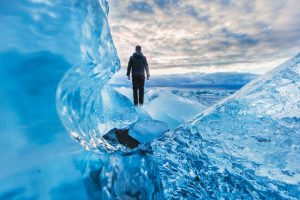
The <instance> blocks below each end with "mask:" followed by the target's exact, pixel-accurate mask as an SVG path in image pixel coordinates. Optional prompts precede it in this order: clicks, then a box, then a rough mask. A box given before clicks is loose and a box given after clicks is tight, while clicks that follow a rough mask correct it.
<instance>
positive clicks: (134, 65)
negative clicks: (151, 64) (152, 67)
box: [126, 45, 150, 106]
mask: <svg viewBox="0 0 300 200" xmlns="http://www.w3.org/2000/svg"><path fill="white" fill-rule="evenodd" d="M130 71H131V74H132V89H133V99H134V106H138V104H139V105H140V106H142V105H143V103H144V85H145V71H146V73H147V80H149V77H150V73H149V68H148V62H147V59H146V57H145V56H144V55H143V53H142V47H141V46H139V45H137V46H136V47H135V53H134V54H133V55H132V56H131V57H130V59H129V62H128V67H127V74H126V75H127V77H128V80H130Z"/></svg>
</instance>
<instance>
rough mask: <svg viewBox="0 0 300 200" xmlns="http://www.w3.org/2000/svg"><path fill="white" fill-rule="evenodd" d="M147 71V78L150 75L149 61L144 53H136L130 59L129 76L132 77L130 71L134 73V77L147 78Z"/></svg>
mask: <svg viewBox="0 0 300 200" xmlns="http://www.w3.org/2000/svg"><path fill="white" fill-rule="evenodd" d="M145 70H146V73H147V77H149V76H150V73H149V68H148V62H147V59H146V57H145V56H144V55H143V53H142V52H139V51H136V52H135V53H134V54H133V55H132V56H131V57H130V59H129V62H128V68H127V76H129V75H130V71H132V76H145Z"/></svg>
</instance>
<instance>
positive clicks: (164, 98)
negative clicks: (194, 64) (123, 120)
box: [145, 91, 206, 129]
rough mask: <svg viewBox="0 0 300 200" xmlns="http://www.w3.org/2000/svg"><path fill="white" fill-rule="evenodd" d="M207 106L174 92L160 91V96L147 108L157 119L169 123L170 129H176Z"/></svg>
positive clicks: (147, 105) (146, 106)
mask: <svg viewBox="0 0 300 200" xmlns="http://www.w3.org/2000/svg"><path fill="white" fill-rule="evenodd" d="M205 108H206V106H204V105H202V104H201V103H199V102H197V101H194V100H189V99H187V98H183V97H180V96H177V95H174V94H172V93H171V92H167V91H164V92H160V93H159V96H158V97H157V98H155V99H153V100H152V101H150V103H149V104H146V105H145V110H146V111H147V112H148V113H149V115H150V116H151V117H152V118H153V119H155V120H159V121H162V122H165V123H167V124H168V127H169V129H174V128H176V127H177V126H179V125H180V124H181V123H183V122H186V121H188V120H191V119H193V118H194V117H195V116H196V115H197V114H198V113H200V112H201V111H203V110H204V109H205Z"/></svg>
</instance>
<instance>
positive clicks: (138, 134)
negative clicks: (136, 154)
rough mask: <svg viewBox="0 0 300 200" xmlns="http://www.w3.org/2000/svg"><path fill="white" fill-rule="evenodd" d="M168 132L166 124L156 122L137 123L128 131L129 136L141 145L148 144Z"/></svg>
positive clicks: (144, 121)
mask: <svg viewBox="0 0 300 200" xmlns="http://www.w3.org/2000/svg"><path fill="white" fill-rule="evenodd" d="M167 131H168V126H167V124H165V123H163V122H161V121H156V120H143V121H138V122H137V123H135V124H134V125H133V127H132V128H131V129H129V135H130V136H131V137H133V138H135V139H137V140H138V141H139V142H141V143H150V142H152V141H153V140H154V139H155V138H157V137H158V136H160V135H161V134H163V133H165V132H167Z"/></svg>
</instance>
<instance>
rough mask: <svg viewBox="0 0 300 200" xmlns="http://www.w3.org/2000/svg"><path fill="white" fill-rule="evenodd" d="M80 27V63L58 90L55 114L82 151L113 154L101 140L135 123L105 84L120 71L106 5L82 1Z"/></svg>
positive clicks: (131, 110)
mask: <svg viewBox="0 0 300 200" xmlns="http://www.w3.org/2000/svg"><path fill="white" fill-rule="evenodd" d="M83 4H84V6H85V7H84V8H83V9H82V13H81V15H82V16H81V17H82V18H83V23H82V25H81V27H80V30H81V35H80V38H81V39H80V50H81V55H82V57H83V59H82V62H81V63H80V64H78V65H75V66H74V67H72V68H71V69H70V70H69V71H68V72H66V74H65V76H64V77H63V79H62V80H61V82H60V84H59V87H58V89H57V110H58V112H59V115H60V118H61V120H62V122H63V124H64V125H65V127H66V128H67V129H68V131H69V132H70V134H71V136H72V137H73V138H74V139H75V140H77V141H78V142H79V143H80V144H81V145H82V146H83V147H85V148H86V149H88V150H95V151H100V152H101V151H103V150H107V151H113V150H116V148H115V147H113V146H111V145H109V143H107V142H106V140H104V139H103V137H102V136H103V135H105V134H106V133H107V132H109V131H110V130H111V129H113V128H126V127H127V126H128V125H130V124H131V123H133V122H135V121H136V120H137V114H136V112H135V110H134V108H133V105H132V103H131V102H130V101H129V99H127V98H126V97H125V96H123V95H121V94H119V93H118V92H116V91H114V90H113V89H112V88H111V87H110V86H109V85H107V84H106V83H107V82H108V81H109V79H110V78H111V76H112V75H113V74H114V73H115V72H116V71H117V70H119V68H120V61H119V58H118V56H117V52H116V49H115V47H114V44H113V41H112V38H111V34H110V30H109V25H108V22H107V14H108V4H107V1H104V0H102V1H94V0H89V1H84V3H83Z"/></svg>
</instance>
